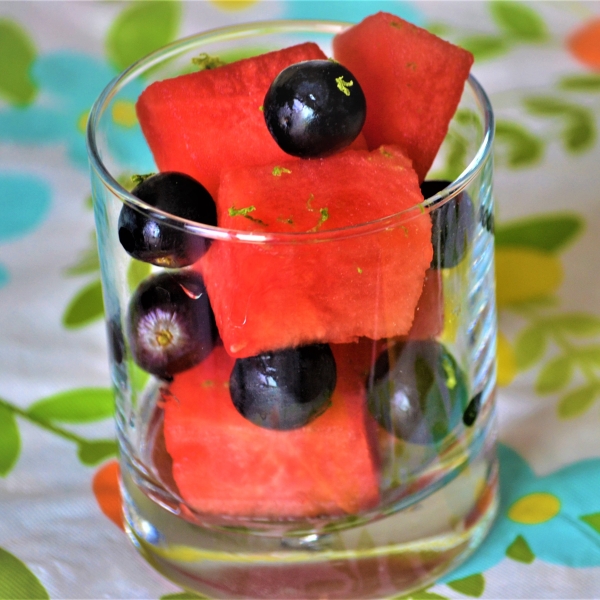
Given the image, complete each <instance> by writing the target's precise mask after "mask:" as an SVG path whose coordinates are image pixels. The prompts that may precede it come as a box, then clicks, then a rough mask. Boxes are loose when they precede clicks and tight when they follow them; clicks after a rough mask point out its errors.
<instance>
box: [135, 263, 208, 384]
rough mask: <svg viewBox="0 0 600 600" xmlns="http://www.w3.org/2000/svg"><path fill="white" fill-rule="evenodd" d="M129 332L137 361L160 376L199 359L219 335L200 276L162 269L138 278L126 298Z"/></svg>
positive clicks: (171, 372) (172, 372)
mask: <svg viewBox="0 0 600 600" xmlns="http://www.w3.org/2000/svg"><path fill="white" fill-rule="evenodd" d="M127 337H128V340H129V345H130V348H131V353H132V355H133V359H134V360H135V362H136V363H137V364H138V365H139V366H140V367H141V368H142V369H144V370H145V371H148V372H149V373H153V374H154V375H157V376H158V377H162V378H164V379H170V378H171V377H172V376H173V375H174V374H175V373H179V372H180V371H185V370H186V369H189V368H190V367H193V366H194V365H196V364H198V363H199V362H200V361H202V360H203V359H204V358H205V357H206V356H207V355H208V354H209V353H210V351H211V350H212V348H213V346H214V343H215V340H216V338H217V328H216V325H215V319H214V315H213V312H212V309H211V307H210V302H209V299H208V294H207V293H206V288H205V287H204V281H203V280H202V277H201V276H200V275H198V274H197V273H194V272H185V271H183V272H178V273H168V272H165V273H160V274H159V275H153V276H151V277H149V278H148V279H146V280H145V281H144V282H142V283H141V285H140V286H139V287H138V288H137V290H136V291H135V293H134V294H133V296H132V297H131V300H130V302H129V311H128V318H127Z"/></svg>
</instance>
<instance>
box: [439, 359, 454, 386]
mask: <svg viewBox="0 0 600 600" xmlns="http://www.w3.org/2000/svg"><path fill="white" fill-rule="evenodd" d="M442 367H443V368H444V372H445V373H446V385H447V386H448V389H450V390H453V389H454V388H455V387H456V383H457V381H456V375H455V374H454V369H453V368H452V363H451V362H450V361H449V360H448V358H447V357H446V356H444V358H442Z"/></svg>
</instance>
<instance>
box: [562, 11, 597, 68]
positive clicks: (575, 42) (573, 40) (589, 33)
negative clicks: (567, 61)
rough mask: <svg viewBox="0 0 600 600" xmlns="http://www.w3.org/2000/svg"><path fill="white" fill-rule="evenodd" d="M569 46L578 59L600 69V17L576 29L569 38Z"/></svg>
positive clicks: (588, 65)
mask: <svg viewBox="0 0 600 600" xmlns="http://www.w3.org/2000/svg"><path fill="white" fill-rule="evenodd" d="M567 48H568V49H569V51H570V52H571V54H572V55H573V56H574V57H575V58H576V59H577V60H578V61H580V62H581V63H583V64H584V65H586V66H587V67H591V68H592V69H594V70H597V71H600V17H598V18H595V19H592V20H591V21H588V22H587V23H585V24H584V25H583V26H582V27H579V28H578V29H576V30H575V31H574V32H573V33H572V34H571V35H570V36H569V38H568V39H567Z"/></svg>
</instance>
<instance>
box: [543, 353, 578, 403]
mask: <svg viewBox="0 0 600 600" xmlns="http://www.w3.org/2000/svg"><path fill="white" fill-rule="evenodd" d="M572 376H573V361H572V360H571V358H570V357H569V356H558V357H556V358H554V359H552V360H550V361H548V362H547V363H546V364H545V365H544V367H543V368H542V369H541V370H540V372H539V373H538V376H537V379H536V382H535V391H536V392H537V393H538V394H540V395H544V394H552V393H554V392H558V391H559V390H562V389H563V388H565V387H566V386H567V385H568V384H569V382H570V381H571V377H572Z"/></svg>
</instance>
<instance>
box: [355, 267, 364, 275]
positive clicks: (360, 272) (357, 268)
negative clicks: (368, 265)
mask: <svg viewBox="0 0 600 600" xmlns="http://www.w3.org/2000/svg"><path fill="white" fill-rule="evenodd" d="M356 270H357V271H358V274H359V275H362V272H363V270H362V269H361V268H360V267H356Z"/></svg>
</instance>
